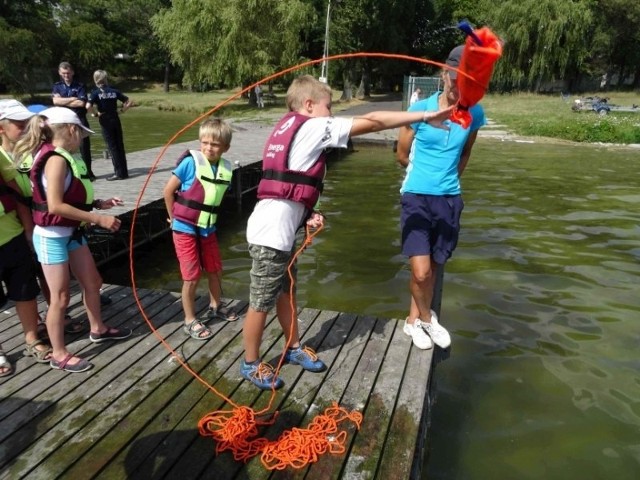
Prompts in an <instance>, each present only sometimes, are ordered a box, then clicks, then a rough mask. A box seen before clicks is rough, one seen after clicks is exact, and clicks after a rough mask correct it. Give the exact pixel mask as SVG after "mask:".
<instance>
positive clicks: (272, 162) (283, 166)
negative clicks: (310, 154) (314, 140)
mask: <svg viewBox="0 0 640 480" xmlns="http://www.w3.org/2000/svg"><path fill="white" fill-rule="evenodd" d="M310 118H311V117H307V116H305V115H300V114H299V113H296V112H290V113H288V114H286V115H285V116H284V117H283V118H282V120H280V122H279V123H278V124H277V125H276V127H275V128H274V129H273V132H271V136H270V137H269V140H268V141H267V144H266V146H265V148H264V152H263V154H262V179H261V180H260V184H259V185H258V198H259V199H263V198H281V199H285V200H293V201H294V202H300V203H302V204H304V205H305V206H306V207H307V208H308V209H310V210H313V208H314V206H315V205H316V203H317V201H318V197H320V194H321V193H322V188H323V186H324V185H323V183H322V181H323V180H324V174H325V163H326V160H327V159H326V155H325V154H324V152H323V153H321V154H320V157H318V160H317V161H316V163H315V164H314V165H313V166H312V167H311V168H310V169H309V170H307V171H306V172H300V171H297V170H290V169H289V168H288V167H289V152H290V150H291V145H292V144H293V140H294V138H295V136H296V134H297V133H298V130H300V127H301V126H302V125H303V124H304V122H306V121H307V120H309V119H310Z"/></svg>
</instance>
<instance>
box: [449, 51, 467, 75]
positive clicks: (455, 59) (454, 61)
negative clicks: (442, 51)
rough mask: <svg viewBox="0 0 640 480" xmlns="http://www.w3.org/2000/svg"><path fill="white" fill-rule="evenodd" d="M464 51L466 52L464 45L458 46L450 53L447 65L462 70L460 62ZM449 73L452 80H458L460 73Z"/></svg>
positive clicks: (453, 71)
mask: <svg viewBox="0 0 640 480" xmlns="http://www.w3.org/2000/svg"><path fill="white" fill-rule="evenodd" d="M463 50H464V45H458V46H457V47H456V48H454V49H453V50H451V52H450V53H449V56H448V57H447V61H446V64H447V65H449V66H450V67H454V68H460V61H461V59H462V51H463ZM447 72H449V77H450V78H451V79H452V80H455V79H456V78H458V72H456V71H455V70H449V69H447Z"/></svg>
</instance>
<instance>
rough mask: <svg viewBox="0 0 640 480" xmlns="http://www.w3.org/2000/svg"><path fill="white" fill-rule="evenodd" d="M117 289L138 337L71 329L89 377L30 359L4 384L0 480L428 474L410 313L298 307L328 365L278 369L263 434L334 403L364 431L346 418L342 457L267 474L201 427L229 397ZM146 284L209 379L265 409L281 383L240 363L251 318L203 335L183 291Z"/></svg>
mask: <svg viewBox="0 0 640 480" xmlns="http://www.w3.org/2000/svg"><path fill="white" fill-rule="evenodd" d="M107 288H108V291H109V292H110V293H111V294H112V295H113V297H114V303H113V304H112V305H110V306H109V307H107V308H104V309H103V313H104V318H105V320H106V321H108V322H109V323H110V324H113V325H128V326H131V327H132V328H134V336H132V337H131V338H130V339H127V340H126V341H123V342H117V343H114V344H113V345H110V346H109V345H102V344H92V343H90V342H89V341H88V340H87V338H86V336H87V334H86V332H85V333H84V334H82V335H77V336H72V338H73V341H72V343H73V347H72V348H73V349H74V350H75V349H79V351H80V352H82V354H83V355H90V356H93V361H94V364H95V368H94V369H93V370H91V371H90V372H87V373H86V374H84V375H82V374H76V375H70V374H64V373H62V372H57V371H53V370H51V369H49V368H44V369H42V368H38V367H37V366H33V365H29V364H28V362H26V361H25V359H19V362H22V364H24V365H22V366H21V373H20V375H16V376H14V377H9V378H8V379H7V382H6V383H2V384H1V387H2V393H3V397H4V398H2V399H0V469H2V470H1V471H0V479H4V478H7V479H9V478H11V479H13V478H23V477H28V478H29V479H36V480H37V479H40V478H50V477H65V478H89V477H91V478H104V479H111V478H113V479H120V478H178V477H180V478H224V479H236V480H237V479H249V478H250V479H252V480H259V479H266V478H271V479H289V478H303V477H304V478H306V479H314V478H317V479H323V480H324V479H338V478H349V479H357V478H363V479H364V478H380V479H387V478H419V475H420V471H419V465H417V464H420V463H421V454H422V451H423V450H422V449H423V447H424V440H420V438H418V437H419V436H421V435H425V429H426V428H427V422H426V420H425V418H426V417H425V415H426V410H427V407H426V406H424V405H423V403H424V401H425V399H426V400H427V401H429V400H428V399H429V396H428V390H427V389H428V385H427V384H428V380H429V367H430V365H431V358H432V353H431V351H420V350H417V349H415V348H414V347H412V346H411V342H410V339H409V338H408V337H406V336H405V335H404V334H403V332H402V323H401V322H398V321H395V320H387V319H375V318H372V317H357V316H355V315H348V314H342V313H338V312H330V311H318V310H313V309H303V310H302V311H301V312H299V318H300V322H299V327H300V332H301V336H302V340H303V342H305V343H308V344H310V345H311V346H312V347H315V348H316V349H317V351H318V353H319V355H320V357H321V358H322V359H323V361H325V363H327V365H328V369H327V371H325V372H321V373H311V372H305V371H303V370H302V369H300V368H299V367H295V366H288V365H285V366H284V367H283V368H282V370H281V372H280V375H281V377H282V378H283V379H284V380H285V382H286V384H285V387H284V388H283V389H282V390H280V391H278V392H277V393H276V396H275V397H274V402H273V404H272V405H271V409H270V410H269V412H270V413H271V412H273V411H275V410H277V411H278V412H279V416H278V417H277V420H276V422H275V424H273V425H271V426H268V427H263V428H261V429H260V430H261V431H260V436H263V437H264V438H270V439H275V438H277V437H278V436H279V435H280V434H282V432H283V431H284V430H288V429H290V428H292V427H306V426H307V425H308V423H309V422H310V420H311V419H312V418H313V417H315V415H317V414H318V413H319V412H322V411H324V409H325V408H326V407H327V406H330V405H331V403H332V402H333V401H338V402H339V404H340V405H341V406H343V407H345V408H349V409H354V408H355V409H358V410H360V411H361V412H362V413H363V415H364V421H363V424H362V429H361V430H360V431H356V430H355V427H354V426H353V425H352V424H349V423H345V424H344V425H341V427H342V428H345V429H346V430H347V432H348V437H347V452H346V453H345V454H343V455H331V454H325V455H324V456H322V457H321V458H320V461H319V462H317V463H316V464H313V465H310V466H308V467H306V468H304V469H302V470H299V471H298V470H294V469H291V468H288V469H285V470H284V471H275V472H270V471H268V470H266V469H265V468H264V466H263V465H262V464H261V462H260V459H259V458H258V457H256V458H253V459H251V460H250V461H249V462H248V463H247V464H246V465H245V464H243V463H241V462H237V461H235V460H234V459H233V457H232V455H231V454H230V453H229V452H225V453H223V454H221V455H219V456H216V455H215V443H214V442H213V441H212V439H211V438H204V437H201V436H200V435H199V434H198V431H197V428H196V425H197V422H198V420H199V419H200V418H202V417H203V416H204V415H205V414H207V413H209V412H212V411H215V410H220V409H228V408H230V407H229V405H227V404H226V403H225V401H224V400H222V399H221V398H218V397H217V396H216V395H215V394H214V395H212V393H211V392H210V391H209V390H208V389H207V388H206V387H205V386H204V385H202V384H201V383H200V382H198V381H197V380H195V379H194V378H193V377H192V376H191V375H189V374H187V373H186V372H183V371H181V369H179V368H178V365H177V364H176V362H175V360H172V359H171V355H170V354H169V352H168V351H167V350H166V349H165V347H164V346H163V345H161V344H160V343H159V342H158V340H157V339H156V338H155V337H154V336H153V335H152V334H151V333H149V328H148V326H147V324H146V323H145V322H144V320H143V319H142V317H141V315H140V314H139V311H138V309H137V306H136V305H135V303H134V301H133V298H132V295H131V290H130V289H129V288H122V287H113V286H109V287H107ZM139 294H140V298H141V302H142V304H143V306H144V308H145V311H146V312H147V313H148V315H149V316H150V318H151V319H152V321H153V322H154V324H155V325H157V326H158V329H159V332H160V333H161V335H162V336H163V337H165V338H166V339H167V340H168V341H169V343H170V344H171V345H172V346H173V347H174V348H175V349H176V351H177V352H178V353H179V354H180V355H182V356H183V357H184V358H187V359H188V361H189V365H191V366H192V367H194V369H195V370H196V371H197V372H199V374H200V375H202V377H203V378H204V379H205V380H206V381H207V382H208V383H210V384H211V385H213V386H214V387H215V388H217V389H219V390H220V391H221V392H224V393H225V394H226V395H228V396H229V397H230V398H231V400H232V401H234V402H236V403H238V404H241V405H249V406H252V408H254V410H261V409H264V408H265V407H266V405H267V404H268V402H269V400H270V392H262V391H260V390H258V389H256V388H255V387H254V386H253V385H251V384H250V383H249V382H246V381H244V380H242V379H241V377H240V375H239V372H238V365H239V362H240V359H241V356H242V351H243V348H242V336H241V328H242V321H239V322H236V323H232V322H221V321H220V322H213V324H211V328H212V330H213V331H214V334H215V336H214V338H213V339H211V340H209V341H208V342H197V341H193V340H190V339H188V338H187V337H186V335H184V333H183V332H182V325H183V318H182V315H183V313H182V308H181V304H180V300H179V296H178V295H177V294H172V293H167V292H159V291H147V290H140V291H139ZM74 302H75V303H74V308H72V312H73V313H74V314H75V315H76V317H78V318H85V317H86V314H85V313H84V309H83V307H82V306H81V303H80V299H79V296H77V295H76V296H75V297H74ZM234 303H235V305H238V306H242V307H243V308H244V307H245V306H246V303H242V302H236V301H234ZM207 305H208V297H207V296H203V297H199V298H198V299H197V309H198V311H199V312H200V314H202V313H203V312H204V309H205V308H206V306H207ZM5 315H6V317H5V318H4V322H8V323H10V325H8V326H6V328H5V329H4V332H7V331H13V330H14V329H16V330H17V331H18V333H17V334H14V337H17V338H16V339H14V341H15V342H16V345H15V348H16V349H17V348H19V345H18V344H19V343H20V342H21V341H22V340H21V335H20V333H19V332H20V326H19V321H18V319H17V317H16V316H15V313H14V311H13V310H10V313H9V314H5ZM268 320H269V321H268V324H267V327H266V329H265V335H264V340H263V346H262V350H263V353H264V356H263V358H264V359H265V360H268V361H273V362H275V361H277V360H278V359H279V356H280V354H281V353H282V347H283V335H282V330H281V328H280V325H279V323H278V322H277V320H276V319H275V317H274V316H273V315H272V316H270V317H269V319H268ZM4 322H3V323H4ZM20 376H22V380H19V379H17V378H18V377H20ZM5 387H8V388H5ZM5 392H10V394H9V395H5ZM398 475H400V477H399V476H398Z"/></svg>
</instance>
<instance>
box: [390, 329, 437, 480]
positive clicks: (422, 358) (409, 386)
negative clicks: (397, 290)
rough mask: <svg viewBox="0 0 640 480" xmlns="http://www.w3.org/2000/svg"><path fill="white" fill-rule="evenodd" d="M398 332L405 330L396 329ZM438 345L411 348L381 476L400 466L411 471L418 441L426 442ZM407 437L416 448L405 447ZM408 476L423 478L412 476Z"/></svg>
mask: <svg viewBox="0 0 640 480" xmlns="http://www.w3.org/2000/svg"><path fill="white" fill-rule="evenodd" d="M398 323H399V324H398V329H400V328H402V327H401V325H402V323H401V322H398ZM396 335H401V333H400V332H396ZM434 348H437V347H434ZM434 348H432V349H430V350H420V349H418V348H411V350H410V351H409V360H408V362H407V372H406V373H405V376H406V377H407V378H406V380H405V381H403V382H402V385H401V388H400V392H399V393H398V400H397V403H396V408H395V411H394V414H393V419H392V420H391V424H390V426H389V431H388V434H387V440H386V441H385V446H384V450H383V452H382V456H381V458H380V470H379V478H387V477H385V475H391V474H393V472H395V471H396V468H400V469H401V471H404V472H409V471H411V468H412V465H413V463H414V456H415V452H416V447H417V444H418V442H419V441H422V442H424V439H420V438H419V436H418V432H419V431H420V423H421V419H422V416H423V411H424V405H423V402H424V399H425V394H426V392H427V388H428V383H429V376H430V373H431V372H430V370H431V359H432V356H433V350H434ZM425 437H426V436H425ZM403 438H404V439H410V440H411V441H412V442H414V444H415V445H414V449H413V450H412V449H410V448H407V446H405V442H403V441H402V439H403ZM406 478H419V477H415V476H413V475H408V476H407V477H406Z"/></svg>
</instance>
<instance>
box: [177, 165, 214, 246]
mask: <svg viewBox="0 0 640 480" xmlns="http://www.w3.org/2000/svg"><path fill="white" fill-rule="evenodd" d="M216 171H217V165H211V174H212V178H213V177H215V175H216ZM172 173H173V174H174V175H175V176H176V177H178V179H179V180H180V183H181V185H180V191H181V192H184V191H186V190H188V189H189V188H190V187H191V185H192V184H193V182H194V181H195V179H196V162H194V160H193V157H192V156H191V155H187V156H186V157H184V158H183V159H182V161H181V162H180V164H179V165H178V166H177V167H176V168H175V169H174V170H173V172H172ZM196 228H197V229H198V235H199V236H201V237H207V236H209V235H211V234H212V233H213V232H215V231H216V226H215V225H213V226H211V227H209V228H202V227H195V226H193V225H191V224H190V223H186V222H183V221H182V220H178V219H177V218H174V219H173V221H172V223H171V229H172V230H173V231H174V232H181V233H188V234H190V235H195V234H196Z"/></svg>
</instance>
